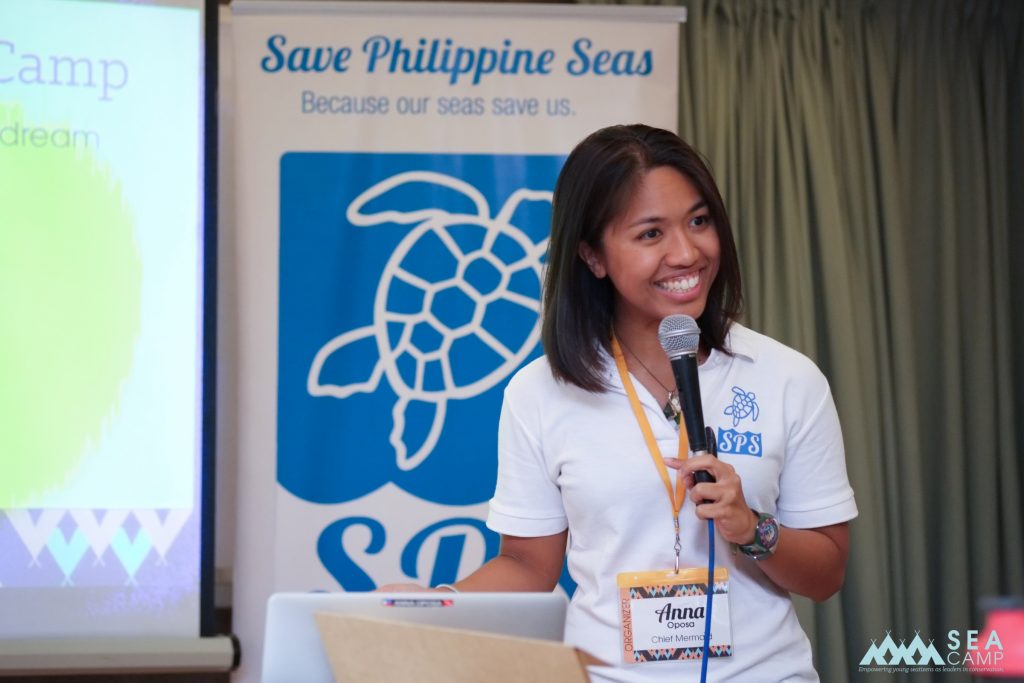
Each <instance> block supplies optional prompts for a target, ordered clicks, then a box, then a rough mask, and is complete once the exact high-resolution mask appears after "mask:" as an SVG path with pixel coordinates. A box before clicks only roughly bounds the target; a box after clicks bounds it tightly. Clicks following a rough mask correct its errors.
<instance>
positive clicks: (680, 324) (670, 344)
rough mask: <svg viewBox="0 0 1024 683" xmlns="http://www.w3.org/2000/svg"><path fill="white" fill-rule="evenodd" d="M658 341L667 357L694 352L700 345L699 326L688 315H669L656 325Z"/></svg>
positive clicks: (677, 356) (678, 356)
mask: <svg viewBox="0 0 1024 683" xmlns="http://www.w3.org/2000/svg"><path fill="white" fill-rule="evenodd" d="M658 341H659V342H661V348H663V349H665V353H666V354H668V357H669V358H680V357H682V356H687V355H691V354H695V353H697V347H698V346H699V345H700V327H698V326H697V321H696V320H694V319H693V318H691V317H690V316H688V315H684V314H682V313H678V314H676V315H670V316H668V317H666V318H665V319H664V320H662V321H661V324H660V325H658Z"/></svg>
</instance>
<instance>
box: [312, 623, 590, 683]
mask: <svg viewBox="0 0 1024 683" xmlns="http://www.w3.org/2000/svg"><path fill="white" fill-rule="evenodd" d="M315 617H316V623H317V628H318V629H319V630H320V637H321V638H322V639H323V642H324V649H325V650H326V652H327V658H328V660H329V661H330V663H331V671H332V672H333V673H334V679H335V680H336V681H338V682H339V683H398V682H399V681H417V682H419V683H480V681H488V682H489V683H504V682H506V681H507V682H508V683H512V682H515V683H521V681H530V683H547V682H549V681H550V682H551V683H556V682H557V683H587V682H588V681H589V680H590V679H589V677H588V676H587V668H586V667H587V665H588V664H597V665H602V664H604V662H602V661H601V660H599V659H597V658H595V657H593V656H592V655H589V654H587V653H586V652H583V651H582V650H579V649H577V648H574V647H570V646H568V645H563V644H562V643H556V642H553V641H549V640H534V639H530V638H516V637H512V636H500V635H494V634H490V633H480V632H477V631H464V630H460V629H454V628H442V627H440V626H424V625H422V624H412V623H408V622H398V621H385V620H383V619H368V618H366V617H352V616H343V615H339V614H330V613H326V612H318V613H317V614H316V615H315Z"/></svg>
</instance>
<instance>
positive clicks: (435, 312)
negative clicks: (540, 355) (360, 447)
mask: <svg viewBox="0 0 1024 683" xmlns="http://www.w3.org/2000/svg"><path fill="white" fill-rule="evenodd" d="M412 183H421V184H422V183H426V184H433V185H435V186H439V187H441V188H447V189H448V190H454V191H456V192H458V193H461V194H462V195H464V196H465V197H466V198H468V199H469V200H470V203H471V205H472V206H473V207H475V211H473V212H472V213H469V212H466V213H452V212H449V211H447V210H444V209H440V208H432V207H426V208H418V209H414V210H391V209H386V208H385V209H383V210H380V211H377V212H375V213H368V212H366V207H367V205H368V204H369V203H370V202H371V201H373V200H375V199H378V198H380V197H382V196H384V195H386V194H387V193H389V192H390V191H393V190H395V189H397V188H400V187H404V188H406V189H408V187H409V185H410V184H412ZM551 196H552V194H551V192H550V191H544V190H531V189H526V188H519V189H517V190H515V191H514V192H512V194H510V195H509V196H508V198H507V200H506V201H505V203H504V204H503V205H502V207H501V208H500V209H499V210H498V211H497V213H496V214H495V215H494V216H491V210H490V206H489V205H488V202H487V199H486V198H485V197H484V195H483V194H482V193H481V192H480V191H479V190H477V189H476V188H475V187H473V186H472V185H471V184H469V183H467V182H465V181H463V180H462V179H459V178H455V177H452V176H449V175H445V174H442V173H437V172H433V171H425V170H416V171H406V172H403V173H398V174H396V175H393V176H391V177H389V178H386V179H384V180H382V181H380V182H378V183H376V184H374V185H372V186H371V187H369V188H367V189H366V190H364V191H363V192H362V193H361V194H359V195H358V196H357V197H356V198H355V199H354V200H352V202H351V203H350V204H349V205H348V207H347V209H346V218H347V220H348V221H349V223H350V224H352V225H354V226H361V227H373V226H382V225H387V224H395V225H399V226H413V227H412V229H411V230H410V231H409V233H408V234H407V235H406V236H405V237H404V238H402V240H401V241H400V242H399V244H398V246H397V247H396V248H395V250H394V252H393V253H392V254H391V256H390V258H389V259H388V261H387V264H386V266H385V267H384V270H383V272H382V274H381V278H380V281H379V282H378V284H377V290H376V294H375V297H374V304H373V321H372V322H371V324H369V325H366V326H364V327H359V328H356V329H352V330H348V331H346V332H344V333H342V334H340V335H338V336H336V337H334V338H333V339H331V340H330V341H328V342H327V343H326V344H324V345H323V346H322V347H321V348H320V349H319V350H318V351H317V353H316V355H315V357H314V359H313V362H312V364H311V365H310V368H309V374H308V376H307V381H306V388H307V391H308V392H309V394H310V395H311V396H329V397H334V398H338V399H344V398H347V397H349V396H352V395H353V394H356V393H361V392H367V393H372V392H374V391H376V389H377V387H378V385H379V384H380V381H381V378H383V377H386V378H387V381H388V383H389V384H390V386H391V388H392V390H393V391H394V392H395V393H396V394H397V396H398V398H397V400H396V401H395V403H394V406H393V407H392V411H391V416H392V429H391V433H390V435H389V442H390V443H391V445H392V446H393V447H394V449H395V457H396V463H397V465H398V467H399V469H401V470H403V471H409V470H412V469H414V468H415V467H417V466H418V465H419V464H420V463H422V462H423V460H424V459H426V458H427V457H428V456H429V455H430V453H431V452H432V450H433V448H434V446H435V445H436V444H437V441H438V439H439V438H440V435H441V432H442V429H443V428H444V422H445V414H446V409H447V404H448V402H449V401H451V400H460V399H468V398H472V397H474V396H478V395H480V394H482V393H483V392H485V391H487V390H488V389H490V388H492V387H494V386H495V385H497V384H498V383H499V382H501V381H502V380H504V379H505V378H506V377H508V375H510V374H511V373H512V372H513V371H514V370H515V369H516V368H517V367H519V365H520V364H521V363H522V362H523V361H524V360H525V359H526V358H527V356H529V355H530V353H531V352H532V351H533V349H534V348H535V347H536V345H537V342H538V339H539V337H540V320H539V316H537V317H536V318H535V321H534V323H533V326H532V328H531V329H529V330H528V331H527V332H526V333H525V334H524V338H523V340H522V342H521V343H519V344H518V345H516V346H515V348H510V345H509V344H506V343H505V342H503V341H501V340H500V339H499V338H498V336H495V335H494V334H492V333H491V332H489V331H488V329H487V328H488V322H487V321H486V320H485V318H486V317H487V309H488V307H489V306H490V305H491V304H493V303H495V302H498V301H504V302H507V303H511V304H514V305H516V306H521V307H523V308H524V309H526V310H528V311H531V312H533V314H534V315H536V314H537V313H539V311H540V302H539V301H538V299H537V298H536V296H531V295H530V294H524V293H522V292H521V291H516V290H517V289H519V290H522V289H526V290H528V291H537V292H539V291H540V282H541V279H542V271H543V257H544V254H545V252H546V250H547V242H548V240H547V238H545V239H543V240H541V241H540V242H538V243H534V241H533V240H532V239H531V238H530V237H529V236H528V235H527V234H526V233H525V232H523V230H521V229H520V228H518V227H516V226H515V225H513V224H512V222H511V221H512V218H513V216H514V215H515V212H516V209H517V208H518V207H519V206H520V205H521V204H522V203H523V202H527V201H540V202H547V203H548V204H550V202H551ZM386 203H387V202H386V201H381V202H378V203H377V204H378V205H384V204H386ZM456 231H461V232H460V233H459V234H462V235H464V234H465V233H466V231H470V232H474V231H475V232H478V233H479V235H477V238H478V239H476V240H475V243H474V245H473V246H472V247H470V248H466V247H465V240H460V239H457V238H456ZM427 239H436V240H440V243H441V244H442V245H443V246H444V248H445V249H446V250H447V252H448V253H450V255H451V256H452V259H453V260H452V263H453V264H454V270H453V272H451V273H450V274H447V275H448V276H446V277H443V278H441V279H436V280H433V281H431V280H430V279H428V278H427V277H425V276H423V275H422V273H418V272H417V271H418V270H419V271H422V268H420V267H418V265H420V264H417V263H416V262H415V259H412V258H410V253H411V252H412V251H413V250H414V249H415V248H416V246H417V244H419V243H420V242H421V241H422V240H427ZM510 240H511V241H510ZM499 241H502V242H503V246H504V248H503V249H502V250H501V255H500V256H499V254H498V253H497V252H496V251H495V245H496V244H497V243H498V242H499ZM460 242H462V244H460ZM510 245H512V248H511V249H509V248H508V247H509V246H510ZM510 252H514V257H512V258H509V256H508V254H509V253H510ZM524 277H525V278H526V279H527V280H529V281H530V285H531V286H530V287H525V288H524V287H522V286H516V284H515V283H520V284H521V283H522V282H523V278H524ZM513 280H515V282H513ZM399 283H400V284H399ZM398 286H401V287H405V288H406V289H405V291H410V290H409V288H412V290H416V291H418V292H419V293H422V304H421V305H420V306H419V307H418V310H415V311H412V312H409V311H399V310H394V309H393V307H389V294H390V293H391V290H392V289H393V288H394V287H398ZM452 304H464V305H461V306H453V305H452ZM453 311H455V312H454V313H453ZM371 337H372V338H374V340H375V342H376V350H377V354H378V358H377V361H376V364H375V365H374V367H373V369H372V372H370V375H369V377H368V379H366V380H365V381H361V382H351V383H348V384H344V385H339V384H331V383H326V382H321V379H320V375H321V371H322V370H323V367H324V364H325V363H326V362H327V360H328V358H329V357H330V355H331V354H332V353H334V352H336V351H338V350H340V349H343V348H345V347H346V346H348V345H350V344H354V343H356V342H360V341H362V340H365V339H367V338H371ZM469 337H475V340H476V341H479V342H482V343H483V344H484V345H486V347H488V348H489V349H491V350H492V351H493V352H494V361H493V362H492V363H491V364H489V365H487V366H486V367H485V368H484V370H485V372H484V374H483V375H482V376H479V377H477V378H475V379H473V380H472V381H468V382H467V381H462V382H460V381H457V380H456V378H455V376H454V373H453V368H458V367H459V363H460V361H461V362H467V361H466V359H465V358H464V357H462V356H460V354H458V353H453V352H452V349H453V345H455V344H457V343H458V342H459V341H460V340H464V339H466V338H469ZM477 362H478V361H477ZM475 374H478V375H479V374H480V372H479V370H477V371H476V372H475ZM428 376H429V377H431V378H433V381H432V385H430V386H428V384H431V382H428V381H427V378H428ZM438 384H440V386H437V385H438ZM411 401H420V402H423V403H425V404H429V405H432V406H433V408H434V414H433V420H432V423H431V424H430V429H429V432H428V433H427V436H426V438H425V440H424V441H423V442H422V444H421V445H420V446H419V447H418V448H415V451H414V452H413V453H412V454H410V453H409V451H410V450H411V449H410V446H409V444H407V442H406V409H407V408H408V406H409V403H410V402H411Z"/></svg>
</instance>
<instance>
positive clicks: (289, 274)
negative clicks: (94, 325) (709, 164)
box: [231, 0, 684, 677]
mask: <svg viewBox="0 0 1024 683" xmlns="http://www.w3.org/2000/svg"><path fill="white" fill-rule="evenodd" d="M232 8H233V16H232V19H231V24H232V27H231V30H232V36H231V39H232V41H233V44H234V54H235V64H234V73H235V78H236V79H237V81H236V82H237V87H236V91H235V101H234V105H233V110H234V112H235V120H236V127H235V134H236V137H235V140H234V149H235V150H236V152H235V161H236V165H235V180H236V183H235V191H236V196H235V198H234V204H235V206H236V207H237V209H236V214H237V221H238V225H237V229H236V232H237V235H238V259H239V262H238V266H237V268H238V285H239V298H240V301H239V319H238V325H239V327H238V336H239V339H240V340H241V341H240V344H239V356H238V373H239V378H240V385H239V397H240V404H239V407H238V410H239V413H238V415H239V481H238V486H239V489H238V496H239V516H238V520H237V523H238V526H239V529H238V544H237V557H236V562H235V567H236V572H235V573H236V578H235V601H234V603H235V616H234V623H235V625H236V631H237V632H238V633H239V635H240V637H241V638H242V646H243V647H242V649H243V652H245V656H244V657H243V669H242V672H243V676H245V677H249V676H254V675H255V673H254V672H255V671H258V669H259V663H260V662H259V659H260V653H261V650H262V629H263V614H264V610H265V608H266V599H267V598H268V596H269V595H270V594H271V593H272V592H275V591H281V590H299V591H303V590H318V589H322V590H346V591H364V590H371V589H373V588H375V587H376V586H378V585H380V584H382V583H389V582H395V581H415V582H418V583H422V584H430V585H435V584H437V583H444V582H452V581H456V580H457V579H459V578H461V577H463V576H465V575H467V574H468V573H470V572H472V571H473V570H474V569H476V568H477V567H479V566H480V565H481V564H482V563H483V562H485V561H486V560H487V559H489V558H490V557H492V556H494V555H495V554H496V552H497V550H498V540H499V539H498V537H497V535H496V534H494V533H493V532H491V531H489V530H488V529H487V528H486V526H485V524H484V520H485V518H486V513H487V501H488V499H489V498H490V497H491V495H492V493H493V491H494V483H495V476H496V469H497V460H496V444H497V424H498V414H499V410H500V404H501V399H502V392H503V390H504V387H505V385H506V383H507V382H508V380H509V378H510V377H511V376H512V375H513V374H514V373H515V371H516V369H517V368H519V367H520V366H522V365H523V364H524V363H527V362H529V361H530V360H531V359H533V358H535V357H536V356H538V355H539V354H540V353H542V349H541V348H540V344H539V331H540V330H539V320H538V312H539V306H540V304H539V301H540V287H541V277H542V272H543V269H544V264H545V253H546V247H547V235H548V232H549V228H550V220H551V193H552V190H553V189H554V184H555V179H556V177H557V175H558V171H559V169H560V168H561V165H562V162H563V161H564V159H565V156H566V155H567V154H568V152H569V151H570V150H571V149H572V148H573V146H574V145H575V144H576V143H577V142H579V141H580V140H581V139H582V138H583V137H585V136H586V135H587V134H588V133H590V132H592V131H594V130H596V129H598V128H601V127H603V126H606V125H610V124H616V123H633V122H644V123H648V124H651V125H655V126H660V127H664V128H670V129H675V127H676V120H677V106H678V78H677V72H678V34H679V22H680V21H682V20H683V19H684V10H683V9H682V8H667V9H666V8H657V9H655V8H621V7H600V8H598V7H567V6H560V7H555V6H549V5H536V6H533V5H507V4H498V5H469V4H462V3H459V4H445V3H327V2H315V3H303V2H287V3H285V2H282V3H273V2H245V1H239V0H236V1H235V2H234V3H232ZM562 586H563V588H565V589H566V590H567V591H570V592H571V590H572V587H573V584H572V580H571V577H568V576H564V577H563V581H562Z"/></svg>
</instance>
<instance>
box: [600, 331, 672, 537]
mask: <svg viewBox="0 0 1024 683" xmlns="http://www.w3.org/2000/svg"><path fill="white" fill-rule="evenodd" d="M612 354H613V355H614V356H615V365H616V366H617V367H618V369H619V377H620V378H621V379H622V386H623V387H624V388H625V389H626V396H628V397H629V405H630V406H631V407H632V408H633V414H634V415H635V416H636V421H637V424H639V425H640V431H641V432H643V434H644V441H646V442H647V450H648V451H650V453H651V458H652V459H653V460H654V466H655V467H657V468H658V474H659V475H661V481H662V482H663V483H664V484H665V491H667V492H668V500H669V502H670V503H671V504H672V517H673V519H674V520H678V519H679V511H680V510H681V509H682V508H683V501H684V500H685V495H686V492H685V491H684V488H683V479H682V477H680V476H679V470H676V488H675V491H673V490H672V481H671V479H670V478H669V476H668V467H666V466H665V461H664V460H663V459H662V455H661V449H660V448H658V442H657V440H656V439H655V438H654V432H653V431H652V430H651V423H650V422H649V421H648V419H647V414H646V413H645V412H644V408H643V406H642V405H641V404H640V399H639V398H638V397H637V395H636V389H635V388H634V387H633V380H631V379H630V377H629V368H627V367H626V357H625V356H624V355H622V346H621V345H620V344H619V340H618V339H616V338H615V335H612ZM689 455H690V441H689V439H687V438H686V430H685V429H683V426H682V425H679V451H678V458H679V459H680V460H686V459H687V458H688V457H689ZM676 523H677V524H678V521H677V522H676Z"/></svg>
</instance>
